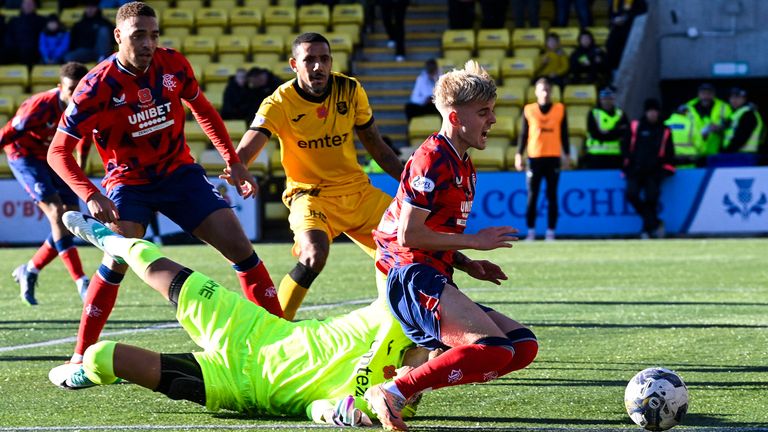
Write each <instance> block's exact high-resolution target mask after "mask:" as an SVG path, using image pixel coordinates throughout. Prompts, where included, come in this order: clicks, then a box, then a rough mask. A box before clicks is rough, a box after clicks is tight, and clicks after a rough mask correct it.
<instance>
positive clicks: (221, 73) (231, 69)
mask: <svg viewBox="0 0 768 432" xmlns="http://www.w3.org/2000/svg"><path fill="white" fill-rule="evenodd" d="M237 68H238V66H237V65H236V64H228V63H208V64H207V65H205V66H204V67H203V75H204V76H205V82H206V83H209V82H227V80H228V79H229V77H231V76H232V75H234V74H235V72H236V71H237Z"/></svg>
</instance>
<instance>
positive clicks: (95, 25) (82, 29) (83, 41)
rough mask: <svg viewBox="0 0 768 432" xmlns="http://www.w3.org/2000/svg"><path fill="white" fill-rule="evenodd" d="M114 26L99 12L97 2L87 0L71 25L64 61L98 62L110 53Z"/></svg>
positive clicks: (95, 0) (112, 45)
mask: <svg viewBox="0 0 768 432" xmlns="http://www.w3.org/2000/svg"><path fill="white" fill-rule="evenodd" d="M114 29H115V26H114V25H113V24H112V23H111V22H109V20H107V19H106V18H104V16H103V15H102V14H101V8H99V2H98V1H97V0H88V2H87V3H86V6H85V11H84V12H83V17H82V18H81V19H80V21H78V22H76V23H75V25H74V26H72V32H71V33H70V39H69V40H70V42H69V52H68V53H67V54H66V55H65V56H64V60H65V61H77V62H80V63H89V62H99V61H101V60H104V59H105V58H107V57H108V56H109V55H110V54H112V51H113V48H114V41H115V38H114V36H113V35H112V33H113V30H114Z"/></svg>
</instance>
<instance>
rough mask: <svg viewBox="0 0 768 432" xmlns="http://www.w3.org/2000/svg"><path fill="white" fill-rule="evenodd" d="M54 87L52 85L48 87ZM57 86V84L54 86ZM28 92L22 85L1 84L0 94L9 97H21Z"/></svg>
mask: <svg viewBox="0 0 768 432" xmlns="http://www.w3.org/2000/svg"><path fill="white" fill-rule="evenodd" d="M48 86H49V87H53V86H52V85H48ZM54 86H55V84H54ZM26 92H27V88H26V87H24V86H23V85H21V84H0V94H3V95H7V96H14V97H15V96H19V95H22V94H24V93H26Z"/></svg>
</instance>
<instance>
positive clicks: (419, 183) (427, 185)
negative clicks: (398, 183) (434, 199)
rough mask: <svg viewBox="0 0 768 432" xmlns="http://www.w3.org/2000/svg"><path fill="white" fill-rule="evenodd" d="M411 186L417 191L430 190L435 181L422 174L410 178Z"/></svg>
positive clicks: (432, 188) (433, 187) (433, 186)
mask: <svg viewBox="0 0 768 432" xmlns="http://www.w3.org/2000/svg"><path fill="white" fill-rule="evenodd" d="M411 187H412V188H413V189H414V190H417V191H419V192H432V191H433V190H435V182H433V181H432V180H430V179H428V178H426V177H423V176H416V177H414V178H413V179H412V180H411Z"/></svg>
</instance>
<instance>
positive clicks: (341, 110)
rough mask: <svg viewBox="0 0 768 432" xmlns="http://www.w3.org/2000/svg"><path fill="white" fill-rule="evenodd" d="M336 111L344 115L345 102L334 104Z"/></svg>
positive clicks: (345, 110) (345, 109) (345, 111)
mask: <svg viewBox="0 0 768 432" xmlns="http://www.w3.org/2000/svg"><path fill="white" fill-rule="evenodd" d="M336 111H338V113H339V114H346V113H347V102H345V101H341V102H336Z"/></svg>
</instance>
